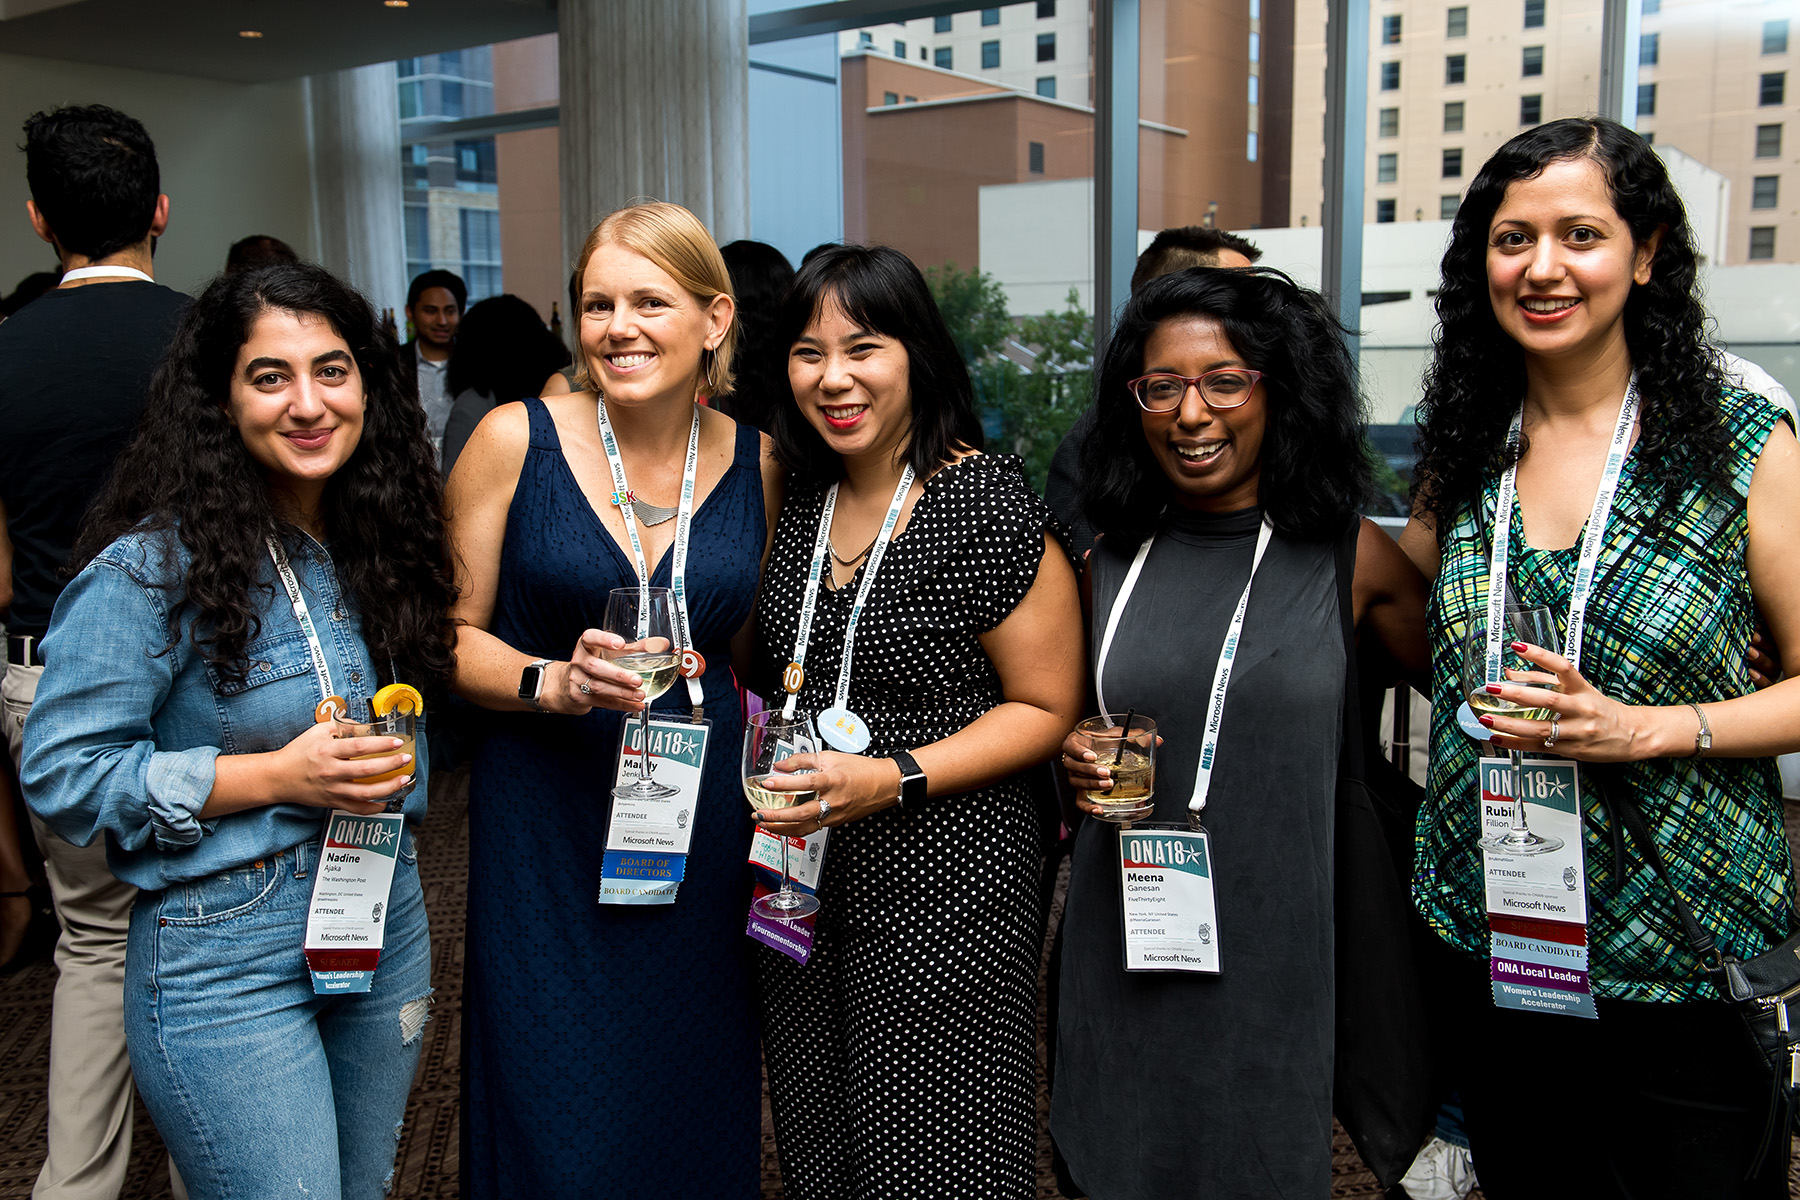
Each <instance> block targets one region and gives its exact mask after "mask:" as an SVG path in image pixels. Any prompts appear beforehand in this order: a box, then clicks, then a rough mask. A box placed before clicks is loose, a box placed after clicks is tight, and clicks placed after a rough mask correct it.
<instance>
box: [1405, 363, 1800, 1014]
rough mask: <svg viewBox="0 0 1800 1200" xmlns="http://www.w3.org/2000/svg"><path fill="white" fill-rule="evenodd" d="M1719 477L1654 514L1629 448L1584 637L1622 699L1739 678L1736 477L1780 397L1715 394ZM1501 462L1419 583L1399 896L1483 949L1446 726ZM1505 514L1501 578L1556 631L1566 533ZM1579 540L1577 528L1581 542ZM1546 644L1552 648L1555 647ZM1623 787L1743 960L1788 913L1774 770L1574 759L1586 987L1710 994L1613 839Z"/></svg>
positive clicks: (1747, 622) (1740, 688)
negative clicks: (1423, 726) (1425, 664)
mask: <svg viewBox="0 0 1800 1200" xmlns="http://www.w3.org/2000/svg"><path fill="white" fill-rule="evenodd" d="M1719 408H1720V417H1721V419H1722V420H1723V421H1724V423H1725V425H1726V427H1727V429H1729V431H1730V434H1731V449H1730V451H1729V452H1728V456H1727V461H1726V464H1725V469H1726V473H1727V475H1728V476H1729V480H1730V486H1729V487H1728V488H1727V487H1721V486H1720V485H1718V484H1717V483H1713V484H1707V485H1702V484H1701V483H1698V482H1696V483H1695V484H1693V485H1691V486H1690V487H1689V488H1688V490H1687V491H1686V492H1685V493H1683V494H1682V496H1681V498H1680V500H1679V502H1678V503H1677V504H1675V505H1674V506H1673V508H1672V509H1671V510H1670V511H1669V512H1668V513H1667V514H1666V519H1665V518H1663V517H1659V514H1658V512H1657V508H1658V500H1659V496H1658V489H1657V488H1656V486H1655V484H1654V481H1652V480H1649V479H1645V478H1643V477H1642V476H1641V475H1640V473H1639V471H1638V460H1637V458H1636V456H1635V454H1633V455H1632V456H1630V457H1628V458H1627V459H1626V460H1625V470H1624V474H1623V476H1622V478H1621V479H1620V482H1619V492H1618V498H1617V500H1616V501H1615V504H1614V508H1613V514H1612V520H1611V521H1610V522H1609V523H1608V526H1607V530H1606V538H1605V544H1604V545H1603V547H1602V549H1601V552H1600V561H1599V564H1598V567H1597V575H1596V581H1595V588H1594V594H1593V599H1592V601H1591V602H1590V603H1589V605H1588V615H1587V626H1586V629H1585V631H1584V633H1583V636H1582V646H1581V665H1582V672H1583V674H1584V675H1586V677H1587V678H1588V680H1589V681H1590V682H1591V683H1593V684H1594V686H1595V687H1597V688H1599V689H1600V690H1601V691H1602V692H1604V693H1605V694H1606V695H1608V696H1610V697H1612V698H1613V699H1615V700H1619V701H1621V702H1623V703H1625V704H1659V705H1669V704H1685V703H1688V702H1693V703H1696V704H1699V703H1705V702H1708V701H1713V700H1725V699H1729V698H1731V697H1733V696H1741V695H1745V694H1747V693H1748V692H1749V691H1750V690H1751V686H1750V678H1749V669H1748V667H1747V665H1746V662H1745V654H1746V652H1747V650H1748V648H1749V644H1750V635H1751V632H1752V631H1753V630H1754V628H1755V625H1756V613H1755V609H1754V606H1753V605H1752V602H1751V597H1750V581H1749V575H1748V572H1747V569H1746V567H1745V559H1744V556H1745V551H1746V548H1747V545H1748V535H1749V522H1748V519H1747V516H1746V508H1745V500H1746V497H1747V496H1748V494H1749V490H1750V477H1751V474H1752V473H1753V472H1754V471H1755V470H1756V462H1757V459H1758V457H1759V456H1760V455H1761V453H1762V448H1763V444H1764V442H1765V441H1767V439H1768V436H1769V434H1770V432H1771V431H1772V430H1773V429H1774V427H1775V423H1776V422H1777V421H1779V420H1782V419H1783V416H1784V414H1783V412H1782V410H1781V409H1779V408H1777V407H1775V406H1774V405H1772V404H1769V403H1768V402H1767V401H1765V400H1763V399H1762V398H1761V397H1760V396H1753V395H1751V394H1749V393H1748V392H1742V391H1737V390H1728V391H1726V392H1725V393H1724V395H1723V396H1721V398H1720V403H1719ZM1498 491H1499V475H1498V473H1496V474H1495V475H1493V476H1492V477H1491V478H1489V479H1488V481H1487V484H1486V486H1485V488H1484V489H1483V491H1482V494H1481V500H1480V503H1479V504H1478V505H1473V506H1469V505H1465V506H1464V508H1463V509H1462V510H1461V511H1460V512H1458V513H1457V515H1456V519H1455V523H1454V524H1453V525H1452V527H1451V529H1450V530H1449V534H1448V536H1441V537H1440V538H1439V543H1440V545H1441V547H1442V559H1441V565H1440V567H1439V570H1438V576H1437V582H1436V584H1435V585H1434V588H1433V592H1432V596H1431V608H1430V617H1429V622H1430V636H1431V649H1432V696H1431V699H1432V717H1431V766H1430V770H1429V772H1428V775H1427V778H1426V791H1427V799H1426V802H1425V804H1424V806H1423V807H1422V808H1421V809H1420V810H1419V822H1418V828H1417V832H1416V840H1417V849H1418V857H1417V867H1416V871H1415V874H1414V878H1413V898H1414V900H1415V902H1416V903H1417V904H1418V907H1419V911H1420V912H1421V913H1422V914H1423V915H1424V917H1425V919H1426V921H1427V922H1429V923H1430V924H1431V926H1432V928H1434V929H1435V930H1436V931H1437V932H1438V933H1439V934H1440V935H1441V936H1442V937H1443V938H1445V939H1446V940H1447V941H1449V942H1450V943H1451V944H1452V945H1455V946H1457V947H1459V948H1460V949H1462V950H1465V951H1468V952H1470V953H1472V954H1480V955H1486V954H1487V953H1488V926H1487V915H1486V913H1485V911H1484V909H1483V901H1482V872H1481V850H1480V848H1479V847H1478V845H1477V844H1476V843H1477V840H1478V837H1479V833H1478V826H1479V820H1478V816H1477V812H1476V804H1477V795H1476V790H1475V784H1476V778H1475V766H1476V760H1477V759H1478V758H1479V757H1480V754H1481V747H1480V745H1479V743H1477V742H1475V741H1472V740H1471V739H1470V738H1468V737H1467V736H1466V735H1465V734H1464V733H1463V732H1462V730H1461V729H1460V728H1458V726H1457V724H1456V711H1457V709H1458V707H1459V706H1460V705H1461V704H1462V702H1463V699H1464V697H1463V696H1462V694H1461V692H1462V683H1461V678H1462V657H1463V642H1464V639H1465V638H1466V637H1467V635H1468V632H1469V628H1470V626H1471V625H1474V624H1480V623H1481V622H1482V621H1483V620H1484V619H1485V605H1486V599H1487V572H1488V554H1489V548H1490V546H1491V543H1492V532H1493V529H1492V527H1493V511H1494V502H1495V498H1496V496H1497V494H1498ZM1527 532H1528V531H1527V530H1526V529H1525V523H1524V519H1523V518H1522V517H1521V516H1520V515H1519V512H1518V507H1517V502H1516V500H1515V502H1514V510H1513V540H1514V549H1513V558H1512V563H1513V566H1512V573H1513V586H1514V588H1515V589H1516V590H1517V591H1518V594H1519V596H1520V599H1521V602H1522V603H1524V604H1525V605H1528V606H1535V605H1544V606H1546V607H1548V608H1549V609H1550V611H1551V612H1552V613H1554V614H1555V615H1556V619H1557V623H1558V627H1559V629H1560V628H1561V626H1562V625H1563V623H1564V622H1565V621H1566V619H1567V616H1568V612H1569V588H1570V585H1571V583H1572V582H1573V580H1574V576H1575V564H1576V559H1577V558H1578V557H1579V554H1580V550H1579V545H1577V546H1575V547H1570V548H1569V549H1566V550H1537V549H1533V548H1532V547H1530V546H1529V545H1528V544H1526V541H1525V537H1526V534H1527ZM1577 541H1578V542H1579V539H1577ZM1556 648H1557V649H1560V648H1561V647H1560V646H1559V647H1556ZM1614 789H1623V791H1624V792H1625V794H1627V795H1629V796H1630V797H1632V798H1633V799H1634V800H1635V801H1636V802H1637V805H1638V807H1639V808H1640V809H1641V810H1642V811H1643V813H1644V819H1645V821H1646V823H1647V824H1648V825H1649V827H1650V829H1651V832H1652V833H1653V834H1654V835H1655V837H1656V842H1657V845H1658V847H1659V848H1660V849H1661V851H1662V854H1663V856H1664V859H1665V861H1666V862H1667V864H1668V867H1669V870H1670V872H1671V875H1672V877H1673V878H1674V880H1675V883H1676V886H1678V887H1679V888H1681V891H1682V896H1683V897H1684V898H1685V899H1686V900H1687V902H1688V903H1689V905H1691V906H1692V907H1693V910H1694V914H1695V916H1696V917H1698V918H1699V920H1700V923H1701V924H1702V925H1704V926H1705V927H1706V928H1707V929H1709V930H1710V931H1711V932H1712V934H1713V936H1714V937H1715V938H1716V939H1717V940H1718V943H1719V946H1720V947H1721V949H1723V950H1726V951H1728V952H1730V953H1732V954H1736V955H1739V956H1741V957H1745V958H1748V957H1750V956H1751V955H1754V954H1757V953H1760V952H1761V951H1763V950H1765V949H1767V948H1768V947H1770V946H1772V945H1774V944H1776V943H1778V942H1780V941H1781V940H1782V939H1783V938H1785V937H1786V936H1787V935H1788V932H1789V929H1790V923H1791V921H1792V910H1791V907H1790V903H1789V899H1788V898H1789V896H1790V894H1791V883H1790V880H1789V874H1790V866H1789V858H1788V848H1787V843H1786V841H1785V839H1784V837H1783V835H1782V827H1781V778H1780V775H1779V773H1778V772H1777V770H1776V767H1775V760H1774V759H1772V758H1756V759H1745V758H1736V759H1732V758H1706V759H1700V760H1694V759H1688V758H1672V759H1671V758H1659V759H1651V760H1648V761H1644V762H1635V763H1620V764H1592V763H1583V764H1581V790H1582V807H1583V824H1584V830H1583V842H1584V845H1585V850H1586V854H1587V871H1588V945H1589V959H1590V962H1591V963H1592V967H1591V975H1592V979H1593V984H1594V991H1595V992H1596V994H1598V995H1601V996H1609V997H1612V998H1614V999H1621V1000H1648V1001H1680V1000H1696V999H1712V998H1716V997H1717V992H1716V991H1715V989H1714V988H1713V987H1712V985H1711V983H1710V981H1709V979H1708V977H1707V975H1706V972H1705V971H1704V969H1703V968H1702V967H1701V965H1700V961H1699V959H1698V958H1697V957H1696V956H1695V955H1694V953H1693V952H1692V951H1691V950H1690V949H1689V947H1688V942H1687V938H1686V937H1685V936H1684V935H1683V933H1682V931H1681V925H1680V923H1679V921H1678V920H1677V918H1676V916H1675V911H1674V908H1673V906H1672V905H1671V903H1670V896H1669V890H1668V887H1667V885H1665V884H1664V883H1663V882H1662V881H1661V880H1660V879H1658V878H1657V876H1656V873H1655V872H1654V871H1653V870H1651V868H1650V867H1649V866H1648V865H1647V864H1646V863H1645V862H1644V861H1643V859H1642V857H1641V856H1640V855H1639V854H1638V852H1637V849H1636V847H1635V846H1633V845H1632V844H1631V842H1630V840H1629V838H1626V837H1624V836H1623V835H1622V834H1621V835H1619V836H1618V837H1615V834H1614V830H1615V823H1614V822H1613V820H1612V818H1611V815H1610V813H1609V812H1608V811H1607V809H1606V805H1605V802H1604V801H1605V796H1606V794H1607V793H1608V792H1609V791H1613V790H1614Z"/></svg>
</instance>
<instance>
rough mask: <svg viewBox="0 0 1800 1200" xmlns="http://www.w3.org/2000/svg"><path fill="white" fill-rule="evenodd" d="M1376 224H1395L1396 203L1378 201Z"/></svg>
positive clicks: (1376, 205)
mask: <svg viewBox="0 0 1800 1200" xmlns="http://www.w3.org/2000/svg"><path fill="white" fill-rule="evenodd" d="M1375 223H1376V224H1377V225H1392V224H1393V223H1394V202H1393V201H1392V200H1377V201H1376V202H1375Z"/></svg>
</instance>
